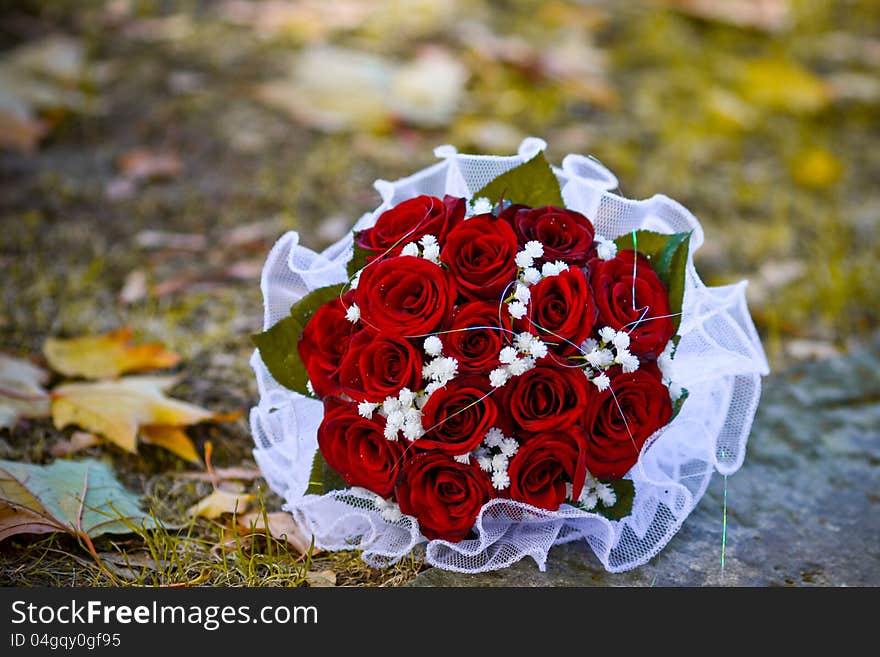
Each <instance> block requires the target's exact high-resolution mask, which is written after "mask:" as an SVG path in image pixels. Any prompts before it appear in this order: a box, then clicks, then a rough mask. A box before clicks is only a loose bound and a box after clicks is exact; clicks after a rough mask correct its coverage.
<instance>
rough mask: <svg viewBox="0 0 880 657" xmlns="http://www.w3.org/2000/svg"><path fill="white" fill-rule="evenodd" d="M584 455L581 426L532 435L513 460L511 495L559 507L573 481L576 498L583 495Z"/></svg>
mask: <svg viewBox="0 0 880 657" xmlns="http://www.w3.org/2000/svg"><path fill="white" fill-rule="evenodd" d="M584 459H585V452H584V435H583V431H582V430H581V428H580V427H569V428H568V429H566V430H563V431H555V430H554V431H552V432H550V433H539V434H538V435H536V436H532V437H531V438H529V440H528V441H527V442H526V443H525V444H524V445H522V446H521V447H520V448H519V451H518V452H517V453H516V454H515V455H514V457H513V458H512V459H511V460H510V466H509V468H508V470H507V473H508V475H509V476H510V496H511V497H512V498H513V499H515V500H518V501H520V502H525V503H526V504H531V505H532V506H536V507H538V508H541V509H547V510H549V511H556V510H557V509H558V508H559V505H560V504H562V503H563V502H565V500H566V498H567V497H568V495H567V494H566V490H565V484H566V483H569V484H572V493H571V497H572V499H577V498H578V497H580V494H581V490H582V489H583V487H584V480H585V479H586V473H587V469H586V465H585V463H584Z"/></svg>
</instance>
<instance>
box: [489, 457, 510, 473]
mask: <svg viewBox="0 0 880 657" xmlns="http://www.w3.org/2000/svg"><path fill="white" fill-rule="evenodd" d="M492 469H493V470H494V471H495V472H498V471H499V470H507V457H506V456H505V455H504V454H496V455H495V456H493V457H492Z"/></svg>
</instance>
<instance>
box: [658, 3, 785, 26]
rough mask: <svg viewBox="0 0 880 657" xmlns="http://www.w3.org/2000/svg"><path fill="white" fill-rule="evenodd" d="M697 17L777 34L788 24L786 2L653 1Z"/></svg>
mask: <svg viewBox="0 0 880 657" xmlns="http://www.w3.org/2000/svg"><path fill="white" fill-rule="evenodd" d="M655 1H656V2H659V4H662V5H665V6H667V7H670V8H672V9H675V10H677V11H680V12H681V13H683V14H689V15H691V16H695V17H697V18H703V19H706V20H711V21H717V22H720V23H728V24H730V25H736V26H738V27H751V28H755V29H758V30H763V31H765V32H779V31H780V30H783V29H785V28H786V27H788V25H789V23H790V21H791V4H790V2H788V0H722V1H719V0H655Z"/></svg>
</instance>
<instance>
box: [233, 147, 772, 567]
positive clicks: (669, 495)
mask: <svg viewBox="0 0 880 657" xmlns="http://www.w3.org/2000/svg"><path fill="white" fill-rule="evenodd" d="M545 147H546V144H545V143H544V142H543V141H541V140H539V139H534V138H529V139H526V140H525V141H524V142H523V143H522V145H521V146H520V148H519V152H518V153H517V154H516V155H513V156H510V157H497V156H482V155H465V154H459V153H457V152H456V151H455V149H453V148H452V147H449V146H444V147H440V148H438V149H437V150H436V153H437V155H438V156H439V157H440V158H442V161H441V162H439V163H437V164H435V165H433V166H431V167H429V168H427V169H424V170H422V171H420V172H418V173H416V174H414V175H412V176H409V177H407V178H403V179H401V180H398V181H395V182H388V181H384V180H378V181H376V184H375V187H376V189H377V190H378V192H379V194H380V195H381V198H382V203H381V205H380V206H379V207H378V208H377V209H376V210H375V211H374V212H372V213H367V214H365V215H364V216H363V217H361V218H360V220H359V221H358V222H357V224H356V225H355V228H354V229H355V230H360V229H363V228H366V227H369V226H371V225H373V223H375V221H376V218H377V217H378V216H379V215H380V214H381V213H382V212H384V211H385V210H386V209H388V208H389V207H391V206H393V205H396V204H397V203H399V202H400V201H403V200H405V199H408V198H411V197H413V196H417V195H419V194H432V195H435V196H441V197H442V196H443V194H453V195H457V196H465V197H471V196H472V194H473V192H474V191H475V190H478V189H480V188H481V187H482V186H483V185H485V184H486V183H487V182H488V181H489V180H491V179H493V178H494V177H496V176H497V175H499V174H500V173H503V172H504V171H507V170H508V169H510V168H512V167H514V166H516V165H518V164H520V163H522V162H524V161H526V160H528V159H530V158H531V157H533V156H534V155H535V154H536V153H537V152H538V151H539V150H543V149H544V148H545ZM554 171H555V173H556V175H557V177H558V178H559V181H560V184H561V186H562V194H563V198H564V200H565V203H566V205H567V206H568V207H570V208H573V209H575V210H578V211H580V212H582V213H584V214H585V215H586V216H588V217H590V219H592V220H593V222H594V224H595V226H596V231H597V233H600V234H602V235H604V236H606V237H609V238H613V237H617V236H619V235H622V234H623V233H626V232H629V231H632V230H638V229H649V230H654V231H657V232H662V233H674V232H685V231H692V232H691V238H690V254H691V255H690V256H689V259H688V263H687V272H686V280H685V295H684V302H683V316H682V322H681V327H680V329H679V333H680V335H681V342H680V343H679V346H678V350H677V353H676V357H675V360H674V364H675V380H676V382H678V383H680V384H681V385H682V386H684V387H685V388H687V389H688V390H689V393H690V395H689V397H688V398H687V400H686V402H685V403H684V406H683V408H682V410H681V413H679V415H678V416H677V417H676V418H675V419H674V420H673V421H672V422H671V423H670V424H669V425H668V426H666V427H664V428H663V429H661V430H659V431H658V432H657V433H655V434H654V435H653V436H652V437H651V438H650V439H649V440H648V441H647V442H646V443H645V445H644V447H643V449H642V452H641V455H640V457H639V461H638V463H637V464H636V465H635V467H633V469H632V470H631V471H630V473H629V474H628V475H627V477H628V478H631V479H632V480H633V483H634V486H635V500H634V503H633V510H632V515H630V516H628V517H626V518H624V519H623V520H620V521H610V520H608V519H606V518H604V517H602V516H600V515H597V514H595V513H591V512H586V511H582V510H580V509H576V508H574V507H570V506H568V505H563V506H562V508H560V509H559V510H558V511H556V512H550V511H545V510H542V509H537V508H534V507H531V506H529V505H527V504H522V503H519V502H514V501H512V500H504V499H494V500H492V501H490V502H489V503H488V504H486V505H485V506H484V507H483V509H482V511H481V513H480V515H479V517H478V518H477V521H476V525H475V534H476V538H473V539H467V540H463V541H461V542H459V543H450V542H448V541H442V540H432V541H427V539H425V538H424V537H423V536H422V535H421V534H420V533H419V527H418V522H417V521H416V520H415V518H412V517H409V516H403V517H402V518H401V519H400V520H398V521H397V522H388V521H387V520H385V519H384V518H383V517H382V515H381V513H380V510H379V509H378V508H377V507H376V505H375V504H374V502H373V498H374V496H373V495H372V494H371V493H369V492H367V491H363V490H361V489H349V490H342V491H333V492H331V493H327V494H326V495H321V496H318V495H306V494H305V490H306V488H307V485H308V478H309V474H310V471H311V466H312V460H313V458H314V454H315V451H316V450H317V438H316V432H317V428H318V425H319V424H320V422H321V418H322V414H323V410H322V405H321V403H320V402H318V401H316V400H313V399H308V398H306V397H304V396H302V395H299V394H297V393H295V392H292V391H290V390H288V389H286V388H284V387H283V386H281V385H279V384H278V383H277V382H276V381H275V380H274V379H273V378H272V376H271V375H270V374H269V372H268V371H267V369H266V367H265V365H264V364H263V362H262V361H261V359H260V356H259V353H258V352H255V353H254V355H253V357H252V359H251V365H252V367H253V368H254V371H255V372H256V377H257V383H258V387H259V393H260V400H259V403H258V405H257V406H256V407H254V408H253V409H252V410H251V415H250V420H251V427H252V431H253V436H254V442H255V444H256V447H255V449H254V457H255V459H256V461H257V463H258V464H259V466H260V468H261V469H262V471H263V473H264V475H265V477H266V480H267V481H268V483H269V485H270V486H271V487H272V489H273V490H274V491H276V492H277V493H278V494H279V495H281V496H282V497H283V498H284V499H285V505H284V508H285V509H286V510H287V511H289V512H290V513H292V514H293V516H294V517H295V519H296V520H297V522H299V523H300V524H301V525H302V526H303V527H304V528H305V529H306V530H308V531H310V532H312V533H313V534H314V536H315V543H316V545H317V546H319V547H321V548H323V549H328V550H337V549H352V548H353V547H357V548H359V549H361V550H362V551H363V558H364V560H365V561H366V562H367V563H368V564H370V565H373V566H377V567H381V566H386V565H388V564H391V563H394V562H395V561H397V560H398V559H400V558H401V557H403V556H404V555H406V554H407V553H409V552H410V550H412V549H413V547H414V546H416V545H417V544H419V543H426V546H425V554H426V560H427V562H428V563H429V564H431V565H433V566H437V567H440V568H445V569H447V570H454V571H459V572H471V573H472V572H480V571H487V570H495V569H499V568H504V567H506V566H509V565H510V564H512V563H514V562H516V561H518V560H520V559H522V558H523V557H525V556H529V557H532V558H533V559H534V560H535V561H536V563H537V564H538V567H539V568H541V569H542V570H543V569H544V568H545V564H546V560H547V553H548V551H549V550H550V548H551V547H552V546H553V545H555V544H559V543H567V542H570V541H576V540H584V541H586V542H587V543H589V545H590V547H591V548H592V549H593V551H594V552H595V553H596V556H597V557H598V558H599V560H600V561H601V562H602V564H603V565H604V567H605V568H606V569H607V570H609V571H611V572H621V571H624V570H629V569H631V568H634V567H636V566H638V565H641V564H643V563H645V562H646V561H648V560H649V559H650V558H651V557H653V556H654V555H655V554H657V553H658V552H659V551H660V550H661V549H662V548H663V546H664V545H666V543H667V542H668V541H669V540H670V538H672V536H673V535H674V534H675V532H676V531H678V528H679V527H680V526H681V524H682V523H683V522H684V520H685V518H687V516H688V514H689V513H690V512H691V511H692V510H693V508H694V507H695V506H696V504H697V502H698V501H699V500H700V498H701V497H702V495H703V493H704V492H705V490H706V487H707V485H708V483H709V479H710V478H711V476H712V473H713V471H714V470H718V471H719V472H720V473H722V474H725V475H727V474H731V473H733V472H735V471H736V470H738V469H739V467H740V466H741V465H742V462H743V458H744V456H745V448H746V442H747V440H748V436H749V430H750V428H751V424H752V419H753V417H754V414H755V409H756V407H757V404H758V399H759V397H760V393H761V376H762V375H766V374H767V373H768V366H767V361H766V357H765V355H764V352H763V350H762V347H761V343H760V340H759V338H758V335H757V332H756V331H755V327H754V325H753V323H752V320H751V318H750V316H749V312H748V308H747V307H746V301H745V286H746V283H745V282H742V283H739V284H736V285H727V286H722V287H707V286H705V285H704V284H703V282H702V281H701V280H700V278H699V276H698V275H697V272H696V270H695V269H694V265H693V258H692V254H693V252H694V251H696V250H697V249H698V248H699V247H700V245H701V244H702V243H703V230H702V228H701V226H700V224H699V222H698V221H697V219H696V218H695V217H694V216H693V215H692V214H691V213H690V212H689V211H688V210H687V209H685V208H684V207H683V206H681V205H680V204H679V203H677V202H675V201H673V200H672V199H670V198H667V197H665V196H661V195H657V196H653V197H651V198H649V199H646V200H643V201H633V200H629V199H625V198H622V197H621V196H618V195H617V194H614V193H613V192H612V191H611V190H613V189H615V188H616V187H617V179H616V178H615V177H614V175H613V174H612V173H611V172H610V171H608V170H607V169H606V168H605V167H603V166H602V165H601V164H599V163H598V162H596V161H595V160H592V159H590V158H587V157H583V156H580V155H569V156H567V157H566V158H565V159H564V160H563V162H562V167H561V168H558V169H557V168H554ZM352 239H353V235H352V233H349V234H347V235H346V236H345V237H343V238H342V239H341V240H340V241H339V242H337V243H336V244H334V245H332V246H330V247H329V248H327V249H326V250H324V251H323V252H321V253H316V252H314V251H312V250H310V249H307V248H305V247H303V246H301V245H300V244H299V235H298V234H297V233H295V232H289V233H287V234H286V235H284V236H283V237H281V239H280V240H279V241H278V242H277V244H276V245H275V246H274V248H273V249H272V251H271V252H270V254H269V256H268V258H267V261H266V265H265V268H264V270H263V275H262V282H261V286H262V291H263V298H264V302H265V317H264V327H265V328H269V327H270V326H272V325H273V324H275V323H276V322H277V321H278V320H280V319H281V318H283V317H285V316H287V315H288V314H289V311H290V306H291V305H292V304H293V303H294V302H296V301H297V300H299V299H300V298H301V297H302V296H303V295H305V294H307V293H308V292H310V291H312V290H314V289H317V288H319V287H324V286H327V285H332V284H335V283H340V282H343V281H345V280H346V278H347V277H346V273H345V266H346V263H347V261H348V260H349V259H350V258H351V254H352Z"/></svg>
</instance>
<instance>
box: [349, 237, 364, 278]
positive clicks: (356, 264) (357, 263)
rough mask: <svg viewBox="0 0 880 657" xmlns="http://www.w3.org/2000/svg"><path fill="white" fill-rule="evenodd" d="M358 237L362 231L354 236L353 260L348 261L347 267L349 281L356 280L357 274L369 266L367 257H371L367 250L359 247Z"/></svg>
mask: <svg viewBox="0 0 880 657" xmlns="http://www.w3.org/2000/svg"><path fill="white" fill-rule="evenodd" d="M358 235H360V231H358V232H357V233H355V234H354V254H353V255H352V257H351V260H349V261H348V265H347V267H346V272H348V280H349V281H350V280H351V279H353V278H354V275H355V274H357V273H358V272H359V271H360V270H361V269H363V268H364V267H366V266H367V256H369V255H370V251H368V250H367V249H362V248H361V247H359V246H358V243H357V238H358Z"/></svg>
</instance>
